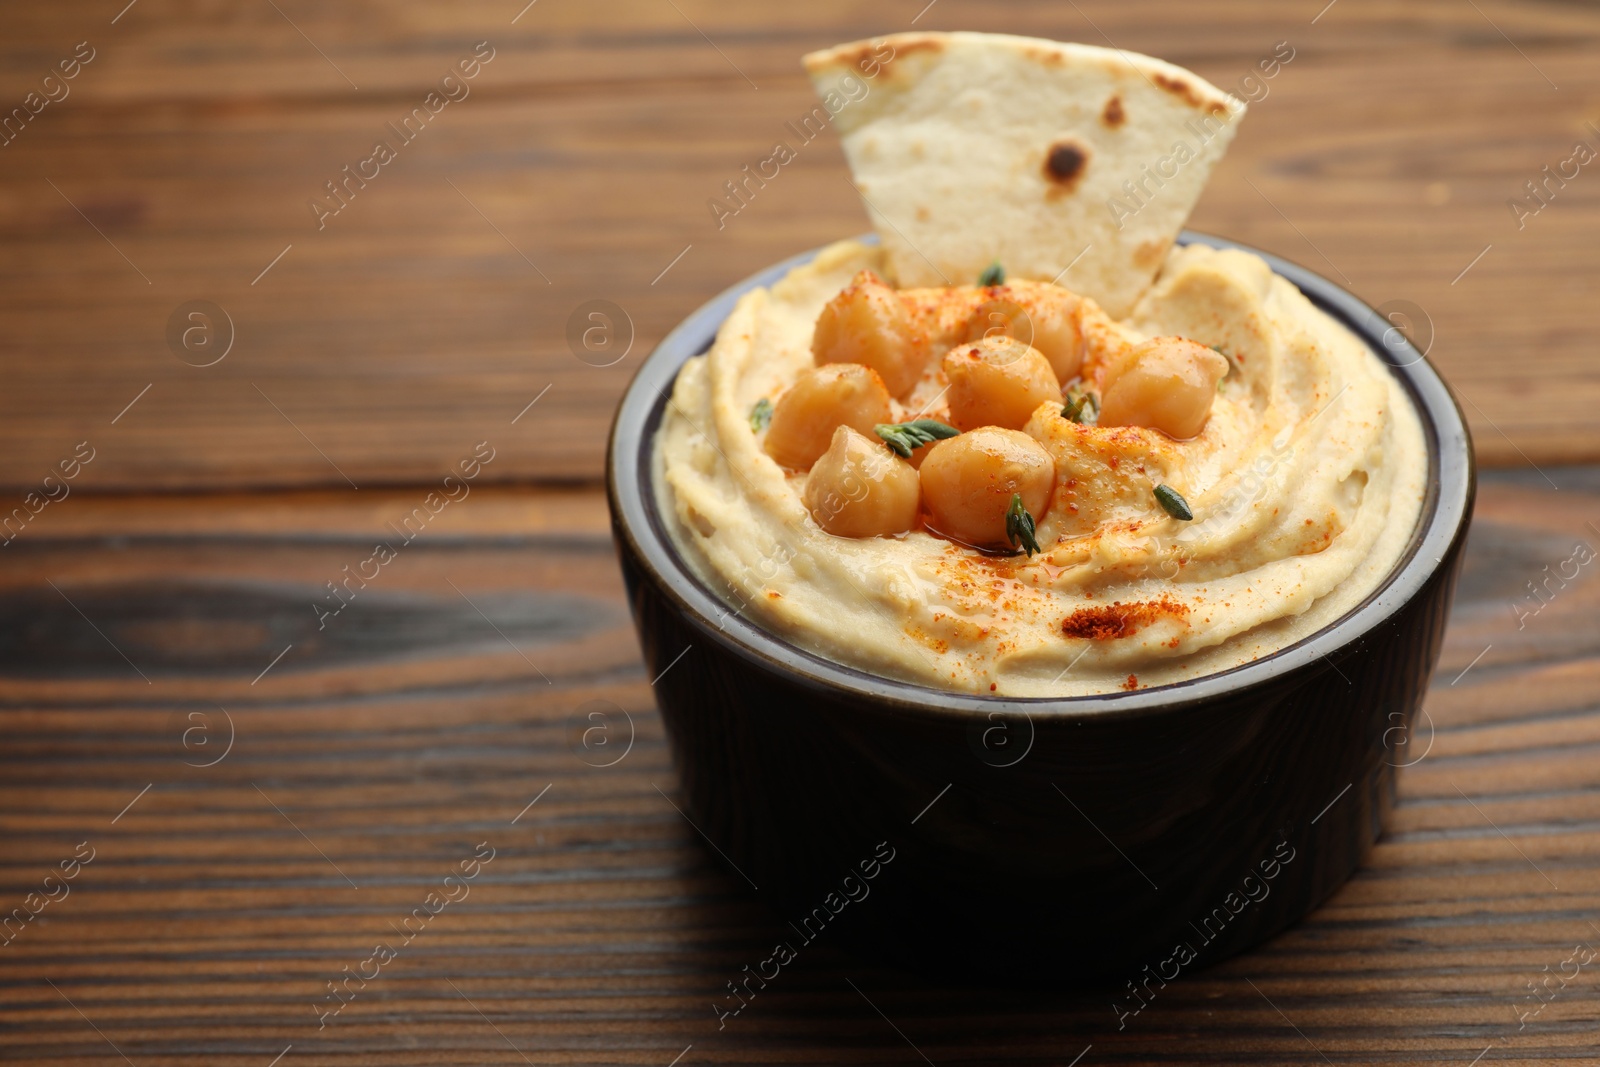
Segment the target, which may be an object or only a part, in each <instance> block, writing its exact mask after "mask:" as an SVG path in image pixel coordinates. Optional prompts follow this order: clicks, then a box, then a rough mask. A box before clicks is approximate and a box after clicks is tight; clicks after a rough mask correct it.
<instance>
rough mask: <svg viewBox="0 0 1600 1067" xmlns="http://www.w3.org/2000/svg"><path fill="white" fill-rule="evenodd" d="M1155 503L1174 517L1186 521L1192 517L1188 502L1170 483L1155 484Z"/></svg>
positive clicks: (1192, 513)
mask: <svg viewBox="0 0 1600 1067" xmlns="http://www.w3.org/2000/svg"><path fill="white" fill-rule="evenodd" d="M1156 503H1157V504H1160V505H1161V510H1162V511H1165V512H1166V513H1167V514H1168V515H1171V516H1172V517H1173V518H1175V519H1182V520H1183V521H1184V522H1188V521H1189V520H1190V519H1193V518H1194V512H1192V511H1190V510H1189V502H1188V501H1187V500H1185V499H1183V497H1182V495H1180V494H1179V492H1178V491H1177V490H1176V489H1174V488H1172V486H1170V485H1158V486H1156Z"/></svg>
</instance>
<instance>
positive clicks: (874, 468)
mask: <svg viewBox="0 0 1600 1067" xmlns="http://www.w3.org/2000/svg"><path fill="white" fill-rule="evenodd" d="M921 495H922V488H921V483H920V482H919V481H918V478H917V472H916V471H914V470H912V469H911V465H910V464H908V463H906V462H905V461H904V460H902V459H900V458H898V457H897V456H895V455H894V453H892V452H890V451H889V450H888V448H886V447H884V445H883V442H881V441H879V440H878V439H877V438H870V439H869V438H868V437H867V436H866V435H864V434H861V433H857V432H856V431H855V430H853V429H851V428H850V427H848V426H840V427H839V428H838V429H837V430H835V431H834V432H833V440H832V442H831V443H830V444H829V445H828V451H827V452H825V453H823V455H822V458H821V459H819V460H817V462H816V463H815V464H813V465H812V467H811V473H810V475H808V476H807V477H806V488H805V493H804V500H805V504H806V509H807V510H808V511H810V512H811V517H812V518H813V519H816V520H817V525H818V526H821V527H822V528H823V529H824V530H827V531H828V532H829V533H831V534H837V535H838V536H840V537H884V536H888V535H891V534H898V533H904V532H905V531H907V530H909V529H911V527H912V526H914V525H915V524H916V521H917V506H918V503H919V501H920V498H921Z"/></svg>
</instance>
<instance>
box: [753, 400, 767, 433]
mask: <svg viewBox="0 0 1600 1067" xmlns="http://www.w3.org/2000/svg"><path fill="white" fill-rule="evenodd" d="M771 422H772V401H770V400H768V399H767V398H766V397H762V398H761V399H760V400H757V401H756V406H755V407H753V408H751V409H750V429H751V430H753V431H754V432H756V433H760V432H761V431H762V430H765V429H766V428H767V426H768V425H769V424H770V423H771Z"/></svg>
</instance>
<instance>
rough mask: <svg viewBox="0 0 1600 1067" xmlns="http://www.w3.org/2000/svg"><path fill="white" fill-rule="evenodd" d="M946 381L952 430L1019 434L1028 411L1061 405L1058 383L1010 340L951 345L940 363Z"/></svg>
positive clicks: (1032, 352)
mask: <svg viewBox="0 0 1600 1067" xmlns="http://www.w3.org/2000/svg"><path fill="white" fill-rule="evenodd" d="M944 373H945V376H946V377H948V378H949V379H950V391H949V392H948V393H947V394H945V398H946V401H947V403H949V405H950V425H952V426H954V427H955V428H956V429H958V430H975V429H977V428H978V427H980V426H1001V427H1004V428H1006V429H1008V430H1016V429H1020V428H1021V427H1022V426H1023V425H1024V424H1026V423H1027V421H1028V416H1030V415H1032V414H1033V409H1034V408H1036V407H1038V406H1039V405H1040V404H1042V403H1044V402H1045V401H1046V400H1060V399H1061V383H1060V382H1059V381H1058V380H1057V379H1056V375H1055V372H1054V371H1052V370H1051V369H1050V364H1049V362H1048V361H1047V360H1046V359H1045V358H1044V356H1042V355H1041V354H1040V353H1039V350H1038V349H1036V348H1030V347H1029V346H1028V345H1026V344H1024V343H1023V342H1021V341H1018V340H1014V339H1012V338H1010V337H989V338H985V339H984V340H982V341H979V342H977V343H976V344H963V345H957V346H956V347H955V348H952V349H951V350H950V351H949V352H947V353H945V357H944Z"/></svg>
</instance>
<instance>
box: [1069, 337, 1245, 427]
mask: <svg viewBox="0 0 1600 1067" xmlns="http://www.w3.org/2000/svg"><path fill="white" fill-rule="evenodd" d="M1227 373H1228V361H1227V359H1226V358H1224V357H1223V356H1222V355H1221V354H1219V353H1217V352H1215V351H1213V350H1212V349H1209V348H1207V347H1206V346H1205V345H1202V344H1196V343H1195V342H1193V341H1189V340H1186V339H1184V338H1182V337H1154V338H1151V339H1150V340H1148V341H1146V342H1144V343H1143V344H1141V345H1138V346H1136V347H1135V348H1134V349H1133V351H1132V352H1131V353H1129V354H1128V356H1127V358H1126V359H1124V360H1123V361H1122V362H1121V363H1120V364H1119V365H1118V366H1117V367H1115V368H1113V370H1112V373H1111V375H1110V377H1108V379H1107V381H1106V384H1105V386H1104V388H1103V391H1102V393H1101V396H1100V425H1101V426H1149V427H1151V428H1152V429H1156V430H1160V431H1161V432H1162V433H1164V434H1166V435H1167V436H1168V437H1172V438H1175V439H1177V440H1179V441H1187V440H1188V439H1190V438H1191V437H1196V436H1198V435H1199V433H1200V431H1201V430H1204V429H1205V428H1206V420H1207V419H1209V418H1210V417H1211V402H1212V401H1213V400H1215V399H1216V397H1217V383H1218V382H1219V381H1221V380H1222V376H1223V375H1225V374H1227Z"/></svg>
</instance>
